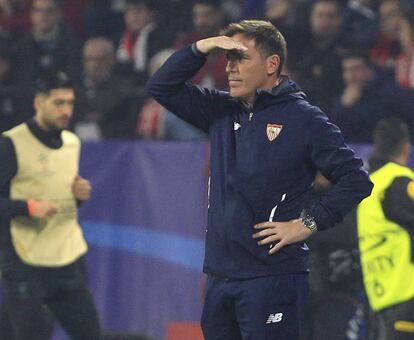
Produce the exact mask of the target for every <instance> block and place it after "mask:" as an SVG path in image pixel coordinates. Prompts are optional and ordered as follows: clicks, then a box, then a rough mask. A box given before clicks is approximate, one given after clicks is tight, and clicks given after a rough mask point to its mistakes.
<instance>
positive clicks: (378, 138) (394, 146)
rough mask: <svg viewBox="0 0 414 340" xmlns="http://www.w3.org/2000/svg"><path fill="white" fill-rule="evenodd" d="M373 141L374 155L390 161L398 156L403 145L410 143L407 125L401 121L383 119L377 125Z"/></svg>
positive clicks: (394, 118)
mask: <svg viewBox="0 0 414 340" xmlns="http://www.w3.org/2000/svg"><path fill="white" fill-rule="evenodd" d="M373 139H374V153H375V155H376V156H378V157H381V158H385V159H390V158H392V157H395V156H398V155H399V154H400V153H401V151H402V147H403V146H404V144H406V143H409V142H410V133H409V130H408V126H407V124H406V123H405V122H403V121H402V120H401V119H399V118H396V117H392V118H384V119H381V120H380V121H379V122H378V123H377V125H376V127H375V129H374V133H373Z"/></svg>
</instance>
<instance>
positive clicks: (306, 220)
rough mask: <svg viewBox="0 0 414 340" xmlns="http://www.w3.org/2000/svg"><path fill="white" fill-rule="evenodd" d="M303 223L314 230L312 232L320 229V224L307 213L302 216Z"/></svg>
mask: <svg viewBox="0 0 414 340" xmlns="http://www.w3.org/2000/svg"><path fill="white" fill-rule="evenodd" d="M302 223H303V225H304V226H305V227H306V228H308V229H309V230H310V231H311V232H312V234H313V233H316V232H317V231H318V225H317V224H316V222H315V218H314V217H313V216H311V215H308V214H306V215H305V216H303V217H302Z"/></svg>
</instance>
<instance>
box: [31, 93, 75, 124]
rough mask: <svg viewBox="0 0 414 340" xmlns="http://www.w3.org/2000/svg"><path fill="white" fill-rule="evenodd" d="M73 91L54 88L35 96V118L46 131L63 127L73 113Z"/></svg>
mask: <svg viewBox="0 0 414 340" xmlns="http://www.w3.org/2000/svg"><path fill="white" fill-rule="evenodd" d="M74 101H75V92H74V90H73V89H70V88H68V89H55V90H51V91H50V92H49V93H48V94H38V95H37V96H36V97H35V102H34V105H35V109H36V118H37V119H38V122H39V123H40V126H42V127H43V128H45V129H46V130H48V131H61V130H63V129H65V128H66V127H67V126H68V124H69V121H70V119H71V118H72V114H73V104H74Z"/></svg>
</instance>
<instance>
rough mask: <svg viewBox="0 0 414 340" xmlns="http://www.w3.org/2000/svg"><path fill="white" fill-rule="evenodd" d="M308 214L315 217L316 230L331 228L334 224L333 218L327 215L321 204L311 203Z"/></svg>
mask: <svg viewBox="0 0 414 340" xmlns="http://www.w3.org/2000/svg"><path fill="white" fill-rule="evenodd" d="M308 214H309V215H310V216H312V217H313V218H314V219H315V222H316V225H317V226H318V231H321V230H326V229H329V228H332V227H333V226H334V224H335V222H334V219H333V218H332V217H331V216H330V215H329V213H328V212H327V211H326V209H325V208H324V206H323V205H322V204H315V205H313V206H312V207H311V208H310V209H309V211H308Z"/></svg>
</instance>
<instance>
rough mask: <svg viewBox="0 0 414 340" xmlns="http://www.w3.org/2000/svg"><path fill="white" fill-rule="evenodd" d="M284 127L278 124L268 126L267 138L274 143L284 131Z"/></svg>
mask: <svg viewBox="0 0 414 340" xmlns="http://www.w3.org/2000/svg"><path fill="white" fill-rule="evenodd" d="M282 128H283V125H278V124H267V127H266V134H267V138H268V139H269V140H270V141H271V142H272V141H274V140H275V139H276V138H277V136H279V134H280V131H282Z"/></svg>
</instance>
